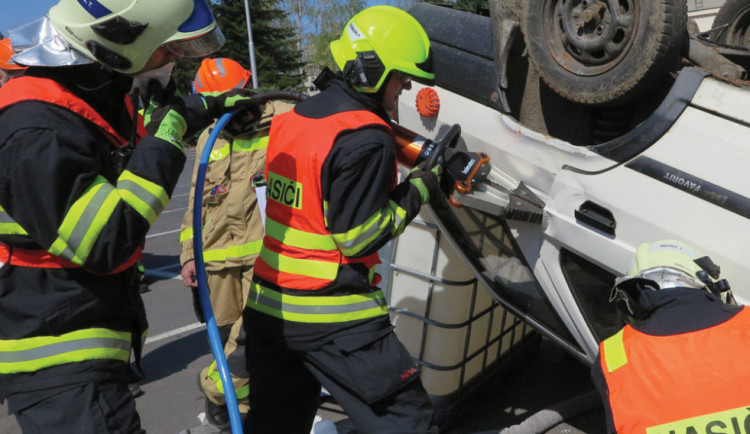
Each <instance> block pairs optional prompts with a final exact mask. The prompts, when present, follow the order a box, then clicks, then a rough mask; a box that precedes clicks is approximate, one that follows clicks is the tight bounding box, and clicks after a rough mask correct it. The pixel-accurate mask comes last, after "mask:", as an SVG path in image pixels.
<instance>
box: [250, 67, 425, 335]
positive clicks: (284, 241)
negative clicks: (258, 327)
mask: <svg viewBox="0 0 750 434" xmlns="http://www.w3.org/2000/svg"><path fill="white" fill-rule="evenodd" d="M266 169H267V170H266V178H267V180H268V187H267V193H266V196H267V200H268V205H267V215H266V235H265V237H264V239H263V247H262V249H261V253H260V257H259V258H258V260H257V261H256V263H255V274H254V276H253V285H252V286H251V288H250V294H249V297H248V302H247V305H248V307H249V308H250V309H252V310H254V311H257V312H262V313H263V314H265V316H266V317H267V318H266V319H267V320H268V321H270V322H273V320H271V318H273V319H276V320H281V321H283V322H284V325H283V326H281V327H280V328H281V329H282V330H283V332H284V333H285V337H286V338H287V339H288V340H289V341H290V342H294V341H297V343H301V342H306V343H308V344H312V345H313V346H314V343H315V342H319V340H320V339H323V338H325V337H326V336H330V334H331V333H335V332H336V331H337V330H340V329H343V328H352V327H354V326H355V325H357V324H359V323H363V322H368V321H373V322H377V323H378V324H380V325H378V327H380V326H381V325H382V322H383V321H385V322H387V320H388V315H387V313H388V310H387V306H386V302H385V297H384V295H383V293H382V291H381V290H380V289H378V288H377V287H375V284H376V283H377V280H378V277H377V276H376V275H375V273H374V267H375V265H376V264H377V263H379V259H378V257H377V250H378V249H379V248H380V247H382V246H383V245H384V244H385V243H386V242H388V241H389V240H391V239H393V238H394V237H396V236H398V235H399V234H401V232H402V231H403V230H404V228H405V227H406V225H407V224H408V223H409V222H410V221H411V220H412V219H413V218H414V217H415V215H416V214H417V213H418V212H419V208H420V206H421V203H420V199H419V192H418V191H417V189H416V187H412V186H411V184H410V183H409V182H404V183H401V184H398V185H396V180H397V167H396V158H395V145H394V139H393V135H392V132H391V128H390V118H389V117H388V115H387V113H386V112H385V111H384V109H383V108H382V106H381V105H380V104H379V103H377V102H375V100H374V99H372V98H370V97H368V96H366V95H364V94H360V93H358V92H356V91H354V90H353V89H352V88H351V87H350V86H349V85H348V84H347V83H346V82H345V81H344V80H342V79H335V80H333V81H332V82H331V83H330V85H329V87H327V88H326V89H325V90H323V92H321V93H320V94H318V95H315V96H313V97H311V98H309V99H307V100H306V101H304V102H302V103H300V104H297V106H296V107H295V109H294V110H293V111H290V112H287V113H285V114H282V115H279V116H277V117H275V118H274V119H273V121H272V124H271V132H270V142H269V148H268V157H267V166H266ZM277 328H279V326H278V325H277Z"/></svg>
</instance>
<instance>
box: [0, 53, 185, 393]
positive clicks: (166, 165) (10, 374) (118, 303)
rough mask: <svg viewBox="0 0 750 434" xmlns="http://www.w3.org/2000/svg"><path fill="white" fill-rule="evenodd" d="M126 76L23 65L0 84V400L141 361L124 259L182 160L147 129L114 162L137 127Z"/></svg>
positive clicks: (138, 316) (121, 371) (120, 373)
mask: <svg viewBox="0 0 750 434" xmlns="http://www.w3.org/2000/svg"><path fill="white" fill-rule="evenodd" d="M84 80H85V81H84ZM131 82H132V78H130V77H127V76H124V75H122V74H118V73H114V72H109V71H105V70H103V69H101V68H100V67H99V66H98V65H85V66H72V67H65V68H30V69H29V70H27V71H26V73H25V75H24V76H23V77H17V78H14V79H13V80H11V81H10V82H8V84H6V85H5V86H3V87H2V88H0V161H2V164H0V207H2V208H1V209H0V248H1V249H0V251H2V258H0V262H2V263H3V264H2V266H1V267H0V400H2V398H3V397H4V396H8V395H11V394H13V393H16V392H20V391H32V390H39V389H47V388H52V387H55V386H57V385H60V384H71V383H77V382H86V381H95V380H102V379H113V380H115V381H123V379H126V378H127V375H126V374H127V373H129V372H130V371H129V368H128V366H129V363H128V362H129V357H130V355H131V351H133V354H134V356H135V359H136V361H138V360H139V358H140V351H141V347H142V341H143V339H144V338H145V332H146V328H147V322H146V318H145V309H144V306H143V302H142V300H141V297H140V294H139V288H138V283H137V274H136V267H135V265H134V263H135V260H136V259H137V257H138V253H139V252H140V248H141V246H142V244H143V243H144V240H145V237H146V233H147V232H148V230H149V228H150V227H151V224H152V223H153V222H154V220H155V219H156V218H157V216H158V215H159V213H160V212H161V211H162V209H163V208H164V207H165V206H166V205H167V203H168V201H169V197H170V195H171V193H172V190H173V188H174V186H175V184H176V182H177V180H178V177H179V174H180V171H181V170H182V167H183V165H184V161H185V156H184V154H183V152H182V150H181V149H178V148H177V147H176V146H174V145H172V144H170V143H167V142H165V141H163V140H161V139H157V138H155V137H152V136H146V137H144V138H143V139H142V140H140V142H139V143H138V146H137V148H136V149H135V151H134V152H133V153H132V154H131V155H130V158H129V160H127V163H126V164H125V166H124V170H122V172H121V173H120V172H118V171H117V170H116V167H115V166H116V160H117V157H116V155H117V154H116V152H115V151H116V150H117V149H120V148H121V146H122V145H124V144H125V143H127V142H128V138H129V137H130V136H131V132H132V131H135V130H136V128H134V125H133V115H132V113H129V112H128V110H127V108H126V104H125V97H126V95H127V93H128V91H129V90H130V86H131ZM131 112H132V111H131ZM32 374H33V375H32Z"/></svg>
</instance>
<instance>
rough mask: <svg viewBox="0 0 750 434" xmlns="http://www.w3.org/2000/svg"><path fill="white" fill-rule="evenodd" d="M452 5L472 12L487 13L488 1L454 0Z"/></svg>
mask: <svg viewBox="0 0 750 434" xmlns="http://www.w3.org/2000/svg"><path fill="white" fill-rule="evenodd" d="M454 7H455V8H456V9H462V10H466V11H470V12H474V13H481V12H484V13H486V14H489V12H488V11H489V9H490V2H489V1H488V0H456V1H455V4H454Z"/></svg>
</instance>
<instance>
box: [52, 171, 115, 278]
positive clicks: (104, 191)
mask: <svg viewBox="0 0 750 434" xmlns="http://www.w3.org/2000/svg"><path fill="white" fill-rule="evenodd" d="M119 202H120V196H119V195H118V194H117V192H116V191H115V188H114V187H113V186H112V185H111V184H110V183H109V182H107V180H106V179H104V177H102V176H98V177H97V178H96V180H95V181H94V182H93V184H92V185H91V186H90V187H89V188H88V189H87V190H86V191H85V192H84V193H83V194H82V195H81V197H79V198H78V200H76V201H75V203H73V206H71V207H70V209H69V210H68V213H67V214H66V215H65V218H64V219H63V222H62V224H61V225H60V227H59V228H58V230H57V233H58V234H59V235H60V236H59V237H58V238H57V239H56V240H55V241H54V242H53V243H52V245H51V246H50V248H49V249H48V251H49V252H50V253H52V254H53V255H57V256H61V257H63V258H65V259H67V260H69V261H71V262H73V263H74V264H78V265H83V263H84V262H86V258H88V256H89V253H91V249H92V248H93V246H94V243H95V242H96V239H97V238H98V237H99V234H100V233H101V231H102V228H103V227H104V225H106V224H107V221H109V218H110V216H111V215H112V212H113V211H114V209H115V207H116V206H117V204H118V203H119Z"/></svg>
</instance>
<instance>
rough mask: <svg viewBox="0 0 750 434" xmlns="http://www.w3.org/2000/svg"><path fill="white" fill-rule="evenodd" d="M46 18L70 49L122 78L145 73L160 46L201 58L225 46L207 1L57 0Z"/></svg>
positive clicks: (179, 54)
mask: <svg viewBox="0 0 750 434" xmlns="http://www.w3.org/2000/svg"><path fill="white" fill-rule="evenodd" d="M48 16H49V20H50V23H51V24H52V26H53V27H54V28H55V30H57V32H58V33H59V34H60V35H61V36H62V37H63V38H64V39H65V41H66V42H68V44H70V45H71V46H72V47H73V48H75V49H76V50H78V51H80V52H81V53H83V54H84V55H86V56H88V57H90V58H91V59H94V60H96V61H97V62H100V63H103V64H105V65H107V66H109V67H110V68H112V69H114V70H115V71H119V72H122V73H125V74H135V73H137V72H139V71H140V70H141V69H143V67H144V66H145V65H146V62H147V61H148V60H149V58H150V57H151V55H152V54H153V53H154V51H156V50H157V49H158V48H159V47H161V46H162V45H164V46H166V47H167V48H168V49H169V50H170V51H172V52H173V53H174V54H175V55H177V56H178V57H203V56H207V55H209V54H211V53H213V52H214V51H216V50H218V49H219V48H221V46H222V45H223V44H224V35H223V34H222V33H221V30H219V27H218V26H217V25H216V21H215V20H214V17H213V14H212V13H211V9H210V7H209V5H208V3H207V2H206V0H86V1H82V0H60V2H59V3H57V4H56V5H55V6H52V8H51V9H50V10H49V14H48Z"/></svg>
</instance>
